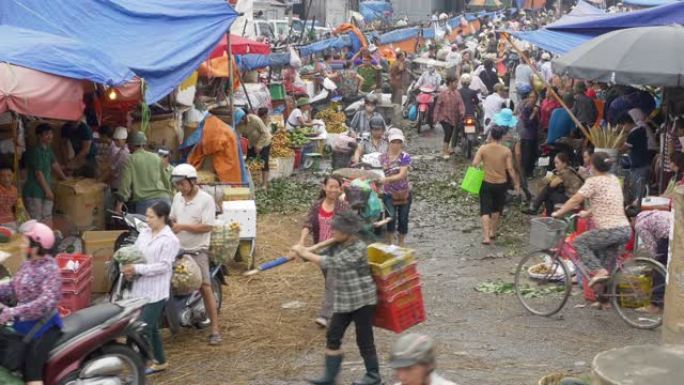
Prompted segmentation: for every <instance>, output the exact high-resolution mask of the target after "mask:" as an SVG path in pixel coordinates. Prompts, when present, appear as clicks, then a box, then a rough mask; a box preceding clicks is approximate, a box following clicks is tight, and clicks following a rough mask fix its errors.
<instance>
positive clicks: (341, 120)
mask: <svg viewBox="0 0 684 385" xmlns="http://www.w3.org/2000/svg"><path fill="white" fill-rule="evenodd" d="M316 119H320V120H322V121H323V122H325V129H326V130H327V131H328V133H330V134H341V133H343V132H347V124H346V116H345V115H344V112H338V111H335V109H333V108H332V107H328V108H326V109H324V110H322V111H319V112H318V114H316Z"/></svg>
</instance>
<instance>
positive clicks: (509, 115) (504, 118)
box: [494, 108, 518, 127]
mask: <svg viewBox="0 0 684 385" xmlns="http://www.w3.org/2000/svg"><path fill="white" fill-rule="evenodd" d="M494 124H496V125H497V126H503V127H515V126H517V125H518V118H516V117H515V116H514V115H513V110H511V109H510V108H504V109H502V110H501V111H500V112H499V113H497V114H495V115H494Z"/></svg>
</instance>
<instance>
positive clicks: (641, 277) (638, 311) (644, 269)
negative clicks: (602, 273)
mask: <svg viewBox="0 0 684 385" xmlns="http://www.w3.org/2000/svg"><path fill="white" fill-rule="evenodd" d="M666 275H667V273H666V270H665V267H663V265H662V264H660V263H658V262H657V261H655V260H653V259H650V258H634V259H633V260H630V261H627V262H625V263H624V264H622V265H618V266H616V268H615V269H614V271H613V274H612V276H611V281H610V283H609V285H610V286H609V288H610V290H609V293H610V294H609V295H610V297H611V302H612V304H613V308H614V309H615V311H616V312H617V313H618V315H619V316H620V318H622V319H623V320H624V321H625V322H627V324H629V325H630V326H632V327H635V328H638V329H655V328H657V327H658V326H660V325H661V324H662V323H663V315H662V309H663V305H664V302H665V277H666ZM649 305H655V306H656V307H657V308H658V309H660V312H657V313H651V312H649V311H648V309H647V307H648V306H649Z"/></svg>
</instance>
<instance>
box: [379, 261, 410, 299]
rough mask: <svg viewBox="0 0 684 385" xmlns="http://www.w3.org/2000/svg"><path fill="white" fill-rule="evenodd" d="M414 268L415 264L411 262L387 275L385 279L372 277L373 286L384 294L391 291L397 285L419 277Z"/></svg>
mask: <svg viewBox="0 0 684 385" xmlns="http://www.w3.org/2000/svg"><path fill="white" fill-rule="evenodd" d="M416 266H417V265H416V263H415V262H413V263H411V264H410V265H408V266H406V267H404V268H403V269H401V270H399V271H395V272H393V273H390V275H388V276H387V277H386V278H380V277H379V276H373V279H374V280H375V285H376V286H377V287H378V291H382V292H384V291H388V290H392V289H393V288H395V287H396V286H397V285H399V284H402V283H404V282H406V281H410V280H412V279H414V278H415V277H419V275H418V269H417V268H416Z"/></svg>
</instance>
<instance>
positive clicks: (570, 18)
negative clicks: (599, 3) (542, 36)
mask: <svg viewBox="0 0 684 385" xmlns="http://www.w3.org/2000/svg"><path fill="white" fill-rule="evenodd" d="M608 15H609V14H607V13H606V12H605V11H603V10H602V9H599V8H596V7H595V6H593V5H591V4H589V3H587V2H586V1H582V0H580V1H578V2H577V5H575V6H574V7H573V8H572V10H571V11H570V12H568V13H567V14H565V15H563V16H561V18H560V19H558V20H556V21H554V22H553V23H550V24H547V25H546V26H545V27H544V28H546V29H549V28H553V27H561V26H563V25H567V24H574V23H577V22H581V21H586V20H595V19H598V18H601V17H605V16H608Z"/></svg>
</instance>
